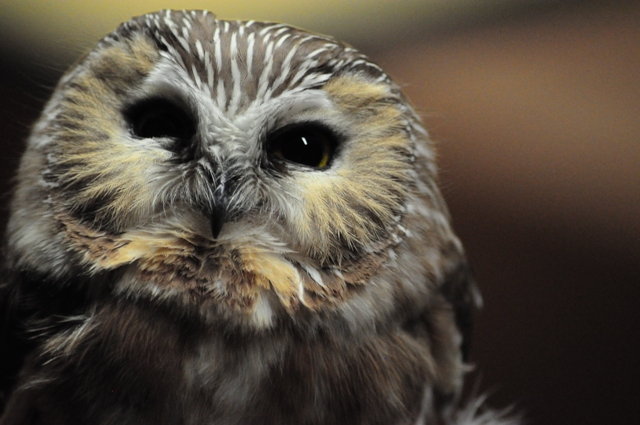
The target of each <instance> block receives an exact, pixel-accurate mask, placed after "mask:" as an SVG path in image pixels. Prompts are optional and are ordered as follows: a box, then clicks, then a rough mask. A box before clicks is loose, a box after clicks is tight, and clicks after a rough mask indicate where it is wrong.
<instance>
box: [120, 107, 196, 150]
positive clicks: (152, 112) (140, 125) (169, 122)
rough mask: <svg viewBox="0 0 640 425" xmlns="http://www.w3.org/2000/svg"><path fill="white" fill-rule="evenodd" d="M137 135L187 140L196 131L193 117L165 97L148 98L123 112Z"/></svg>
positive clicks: (144, 137)
mask: <svg viewBox="0 0 640 425" xmlns="http://www.w3.org/2000/svg"><path fill="white" fill-rule="evenodd" d="M125 115H126V116H127V120H128V121H129V124H130V125H131V131H132V132H133V134H134V135H135V136H137V137H140V138H143V139H147V138H160V137H166V138H171V139H176V140H180V141H189V140H191V138H192V137H193V136H194V135H195V133H196V125H195V122H194V120H193V118H192V117H191V116H190V115H189V114H188V113H187V112H185V111H184V110H183V109H182V108H180V107H179V106H177V105H175V104H174V103H172V102H170V101H168V100H166V99H148V100H144V101H142V102H140V103H137V104H135V105H133V106H132V107H131V108H130V109H129V111H128V112H127V113H126V114H125Z"/></svg>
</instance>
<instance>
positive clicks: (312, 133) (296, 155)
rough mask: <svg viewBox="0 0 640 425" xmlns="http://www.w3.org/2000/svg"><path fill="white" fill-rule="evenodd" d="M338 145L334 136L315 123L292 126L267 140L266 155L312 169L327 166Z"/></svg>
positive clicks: (277, 132)
mask: <svg viewBox="0 0 640 425" xmlns="http://www.w3.org/2000/svg"><path fill="white" fill-rule="evenodd" d="M337 144H338V138H337V137H336V135H335V134H334V133H333V132H332V131H330V130H329V129H328V128H326V127H325V126H323V125H320V124H316V123H304V124H293V125H290V126H287V127H284V128H282V129H280V130H278V131H276V132H275V133H274V134H273V135H271V136H270V137H269V138H268V139H267V154H268V155H269V156H270V157H271V158H276V159H284V160H286V161H289V162H293V163H295V164H299V165H304V166H306V167H313V168H325V167H326V166H327V165H329V163H330V161H331V158H332V157H333V154H334V152H335V149H336V146H337Z"/></svg>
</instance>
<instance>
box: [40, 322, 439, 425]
mask: <svg viewBox="0 0 640 425" xmlns="http://www.w3.org/2000/svg"><path fill="white" fill-rule="evenodd" d="M113 320H114V321H115V322H114V323H112V324H111V325H109V326H107V324H103V327H101V328H98V329H96V330H95V331H94V332H95V333H94V335H93V337H92V338H91V340H90V342H89V343H87V344H86V345H85V346H84V347H83V348H82V349H81V350H78V352H77V353H76V354H75V355H74V356H71V357H69V358H67V360H66V361H65V362H64V364H58V365H55V366H53V363H55V362H52V364H51V365H52V366H51V367H50V370H46V371H45V372H43V373H44V374H45V375H49V376H53V377H54V379H52V380H51V384H50V385H49V386H48V387H46V388H45V389H44V390H43V391H40V392H39V393H38V394H37V395H35V396H34V401H33V403H34V404H36V408H37V409H38V410H40V411H41V412H42V413H41V415H40V416H42V417H57V418H63V417H64V418H68V419H67V420H66V421H63V422H43V423H91V424H116V423H117V424H128V423H131V424H147V423H149V424H151V423H153V424H203V423H207V424H229V425H231V424H238V425H240V424H249V423H250V424H264V425H268V424H274V425H275V424H302V423H303V424H318V425H319V424H394V423H411V421H414V420H415V419H416V418H417V416H418V412H419V410H420V403H421V400H422V398H423V394H422V393H423V390H424V385H425V382H427V381H428V380H429V375H430V371H429V370H428V367H427V365H428V361H425V355H426V354H425V351H424V347H422V346H421V345H420V344H418V343H416V342H415V341H412V340H411V339H409V338H407V336H406V335H403V334H401V333H394V332H387V333H383V334H376V335H370V336H369V337H366V338H362V339H360V338H356V339H353V338H352V339H341V338H337V337H335V336H331V335H324V336H318V335H316V336H314V337H313V338H312V337H306V338H305V337H302V336H300V335H294V334H293V333H290V332H273V333H270V334H264V335H260V334H258V335H234V334H229V333H225V332H221V331H220V332H218V331H216V332H211V331H208V332H203V331H202V330H201V329H189V327H188V326H182V325H177V324H175V323H172V322H171V321H169V320H166V319H164V318H160V317H154V315H149V314H148V313H144V314H137V315H135V317H134V316H132V317H129V318H127V319H125V318H120V319H115V318H114V319H113ZM116 322H117V323H116ZM47 367H48V366H45V369H47ZM54 375H57V376H54ZM399 418H401V419H402V421H401V422H398V419H399ZM407 421H409V422H407Z"/></svg>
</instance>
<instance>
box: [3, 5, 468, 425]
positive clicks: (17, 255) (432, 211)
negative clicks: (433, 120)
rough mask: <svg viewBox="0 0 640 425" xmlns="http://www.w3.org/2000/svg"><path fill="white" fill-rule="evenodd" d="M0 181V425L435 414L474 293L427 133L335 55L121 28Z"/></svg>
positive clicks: (453, 393) (271, 29)
mask: <svg viewBox="0 0 640 425" xmlns="http://www.w3.org/2000/svg"><path fill="white" fill-rule="evenodd" d="M16 182H17V183H16V188H15V193H14V197H13V201H12V204H11V217H10V220H9V223H8V227H7V242H6V265H5V270H6V271H5V274H4V276H3V283H2V306H3V307H2V308H3V309H4V311H3V313H4V314H3V319H2V320H3V328H2V329H3V330H2V332H3V336H2V338H3V358H5V359H7V360H6V361H5V364H4V365H3V377H2V379H3V380H2V385H3V388H2V394H3V400H2V403H3V410H4V412H3V416H2V420H1V421H0V423H2V424H3V425H9V424H225V425H227V424H228V425H232V424H265V425H267V424H309V425H312V424H351V425H353V424H380V425H382V424H384V425H389V424H420V423H434V424H435V423H451V421H453V420H454V418H455V417H456V410H457V408H458V407H457V406H458V403H459V394H460V391H461V385H462V380H463V375H464V373H465V371H466V370H467V368H468V366H467V365H466V351H467V345H468V335H467V329H468V326H469V318H470V311H471V310H472V308H473V306H474V305H476V304H478V303H479V295H478V294H477V291H476V289H475V286H474V283H473V280H472V277H471V275H470V273H469V269H468V266H467V262H466V260H465V255H464V251H463V248H462V246H461V243H460V241H459V240H458V238H457V237H456V236H455V234H454V233H453V231H452V228H451V225H450V220H449V215H448V212H447V210H446V206H445V203H444V201H443V199H442V197H441V194H440V192H439V190H438V188H437V173H436V167H435V163H434V152H433V146H432V142H431V141H430V139H429V138H428V136H427V133H426V131H425V130H424V128H423V126H422V124H421V122H420V119H419V117H418V116H417V114H416V112H415V111H414V110H413V109H412V107H411V106H410V105H409V103H408V102H407V100H406V99H405V97H404V95H403V94H402V93H401V91H400V89H399V87H398V86H397V85H396V84H395V83H393V82H392V81H391V79H390V78H389V77H388V76H387V74H385V73H384V72H383V71H382V70H381V69H380V67H378V66H377V65H375V64H374V63H373V62H371V61H370V60H369V59H368V58H367V57H366V56H364V55H362V54H361V53H359V52H358V51H356V50H355V49H354V48H352V47H350V46H349V45H346V44H344V43H341V42H339V41H337V40H335V39H333V38H330V37H327V36H322V35H318V34H313V33H309V32H306V31H303V30H300V29H297V28H293V27H290V26H287V25H283V24H273V23H260V22H254V21H246V22H245V21H224V20H218V19H216V17H215V16H214V15H213V14H211V13H207V12H202V11H163V12H158V13H153V14H148V15H144V16H141V17H138V18H134V19H132V20H130V21H128V22H126V23H124V24H122V25H121V26H120V27H119V28H118V29H117V30H115V31H114V32H113V33H111V34H109V35H108V36H106V37H105V38H104V39H103V40H102V41H100V42H99V44H98V45H97V47H96V48H95V49H93V50H92V51H91V52H90V53H88V54H87V55H86V56H85V57H83V58H82V59H81V60H80V61H79V62H78V63H77V64H76V65H75V66H74V67H73V68H71V69H70V70H69V71H68V72H67V73H66V74H65V75H64V76H63V77H62V79H61V80H60V82H59V84H58V86H57V88H56V89H55V91H54V93H53V95H52V97H51V99H50V101H49V102H48V103H47V105H46V107H45V109H44V111H43V113H42V115H41V117H40V119H39V120H38V121H37V123H36V124H35V125H34V127H33V130H32V133H31V136H30V138H29V140H28V143H27V149H26V152H25V154H24V156H23V159H22V162H21V165H20V169H19V173H18V178H17V180H16Z"/></svg>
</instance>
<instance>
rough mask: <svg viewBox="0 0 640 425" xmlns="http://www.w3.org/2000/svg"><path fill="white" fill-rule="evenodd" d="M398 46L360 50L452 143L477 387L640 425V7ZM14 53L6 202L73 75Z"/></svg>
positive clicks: (8, 74) (439, 136)
mask: <svg viewBox="0 0 640 425" xmlns="http://www.w3.org/2000/svg"><path fill="white" fill-rule="evenodd" d="M522 3H527V2H522ZM390 38H391V39H392V40H393V41H392V42H388V43H375V44H367V43H366V42H362V43H360V44H361V45H360V46H358V47H361V48H362V49H363V50H365V51H366V52H367V53H368V54H369V55H370V56H371V57H372V58H374V59H375V60H376V61H378V62H379V63H380V64H381V65H382V66H383V68H385V69H386V70H387V71H389V73H390V74H392V75H393V76H394V77H395V78H396V80H397V81H399V82H401V83H402V84H404V85H405V90H406V92H407V94H408V95H409V97H410V98H411V99H412V100H413V102H414V103H415V105H416V106H417V108H418V109H419V110H420V111H421V113H422V114H423V116H424V118H425V122H426V125H427V127H428V128H429V130H430V132H431V134H432V136H433V138H434V139H436V140H437V141H438V144H439V157H440V159H439V161H440V162H439V164H440V168H441V170H442V172H441V173H442V174H441V179H442V188H443V191H444V194H445V197H446V198H447V200H448V202H449V205H450V209H451V213H452V215H453V218H454V225H455V228H456V229H457V231H458V233H459V235H460V237H461V238H462V240H463V242H464V243H465V245H466V247H467V251H468V253H469V257H470V259H471V262H472V265H473V267H474V268H475V271H476V275H477V279H478V281H479V283H480V285H481V288H482V291H483V294H484V299H485V308H484V310H483V311H482V312H481V313H479V314H478V315H477V316H476V319H477V320H476V333H475V339H474V346H473V361H474V363H475V364H476V365H477V372H475V373H474V374H472V375H471V376H470V378H469V383H470V384H471V385H472V384H473V382H474V381H479V382H480V388H481V390H490V391H491V393H492V394H493V395H492V396H491V398H490V401H491V403H492V404H493V405H495V406H507V405H509V404H511V403H514V402H515V403H516V408H517V410H521V411H524V412H526V415H527V417H528V418H529V422H530V423H537V424H558V425H560V424H581V425H585V424H639V423H640V344H639V343H638V337H639V336H640V332H639V331H640V326H639V325H640V312H639V310H640V170H639V168H640V167H639V166H640V6H639V5H638V4H637V2H631V1H619V2H564V3H559V2H558V3H545V4H542V3H541V2H531V5H530V6H529V7H522V8H517V9H510V10H509V12H508V13H505V12H504V11H503V10H497V11H496V13H494V14H493V15H489V17H488V18H487V16H484V17H483V18H482V19H471V18H470V17H468V16H467V17H466V18H465V19H460V20H458V21H452V22H445V23H443V24H442V25H440V26H436V27H431V28H430V29H429V30H428V31H427V30H420V29H419V28H418V29H415V28H413V29H411V30H407V31H405V32H404V33H402V34H399V35H398V34H396V35H395V36H394V37H390ZM1 43H2V41H1V40H0V143H1V150H0V161H1V163H0V181H1V183H2V187H0V191H1V192H2V193H3V194H6V193H8V191H9V183H10V179H11V176H12V174H13V172H14V170H15V168H16V166H17V163H18V160H19V155H20V153H21V151H22V146H23V145H22V141H23V140H24V138H25V137H26V135H27V133H28V129H29V126H30V124H31V123H32V122H33V121H34V120H35V118H36V117H37V115H38V113H39V110H40V108H41V107H42V103H43V102H44V101H45V100H46V98H47V97H48V95H49V94H50V91H51V89H52V87H53V84H55V81H56V80H57V79H58V78H59V76H60V74H61V73H62V72H63V70H64V68H66V66H67V64H64V63H63V64H61V65H54V66H53V67H52V66H51V65H50V64H51V60H50V59H48V58H47V60H44V59H43V63H45V64H46V65H43V63H41V62H39V60H38V58H37V57H33V56H31V57H29V59H27V60H25V57H27V56H25V57H17V56H15V55H13V56H11V57H10V56H9V54H8V53H7V52H9V51H15V49H9V48H6V46H3V45H2V44H1ZM0 199H1V204H0V206H1V207H2V216H1V217H0V218H1V219H2V222H4V220H5V218H6V206H7V203H8V197H7V196H6V195H4V196H3V197H2V198H0Z"/></svg>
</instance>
